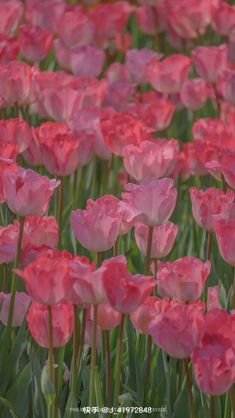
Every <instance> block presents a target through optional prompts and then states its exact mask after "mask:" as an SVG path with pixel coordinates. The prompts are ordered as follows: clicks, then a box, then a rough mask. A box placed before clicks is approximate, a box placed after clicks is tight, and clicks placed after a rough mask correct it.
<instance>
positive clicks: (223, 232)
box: [214, 203, 235, 266]
mask: <svg viewBox="0 0 235 418" xmlns="http://www.w3.org/2000/svg"><path fill="white" fill-rule="evenodd" d="M214 230H215V235H216V239H217V243H218V246H219V251H220V254H221V256H222V257H223V259H224V260H225V261H226V263H228V264H230V265H231V266H235V252H234V249H235V204H234V203H230V204H229V205H227V207H226V208H225V210H224V211H223V212H222V213H221V214H219V215H217V216H215V217H214Z"/></svg>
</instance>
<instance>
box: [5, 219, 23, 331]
mask: <svg viewBox="0 0 235 418" xmlns="http://www.w3.org/2000/svg"><path fill="white" fill-rule="evenodd" d="M19 223H20V230H19V236H18V242H17V250H16V262H15V266H16V267H17V266H18V265H19V263H20V255H21V246H22V240H23V232H24V217H23V216H21V217H20V219H19ZM16 286H17V277H16V274H15V273H13V276H12V282H11V300H10V307H9V314H8V321H7V328H8V330H9V331H10V330H11V327H12V320H13V315H14V306H15V295H16Z"/></svg>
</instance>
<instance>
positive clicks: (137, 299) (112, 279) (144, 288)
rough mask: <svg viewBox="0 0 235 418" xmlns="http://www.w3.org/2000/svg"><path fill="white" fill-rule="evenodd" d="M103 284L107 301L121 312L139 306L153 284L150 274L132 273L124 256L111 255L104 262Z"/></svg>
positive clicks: (131, 310)
mask: <svg viewBox="0 0 235 418" xmlns="http://www.w3.org/2000/svg"><path fill="white" fill-rule="evenodd" d="M101 268H103V269H104V271H103V285H104V290H105V294H106V297H107V300H108V302H109V303H110V305H111V306H112V308H113V309H115V310H116V311H118V312H121V313H123V314H125V313H130V312H133V311H134V310H136V309H137V308H138V306H140V305H141V304H142V303H143V302H144V300H145V299H146V297H147V296H149V295H150V293H151V291H152V290H153V288H154V286H155V282H154V280H153V278H152V276H143V275H141V274H136V275H132V274H131V273H129V272H128V270H127V261H126V259H125V257H113V258H111V259H109V260H108V261H106V262H104V263H103V265H102V267H101Z"/></svg>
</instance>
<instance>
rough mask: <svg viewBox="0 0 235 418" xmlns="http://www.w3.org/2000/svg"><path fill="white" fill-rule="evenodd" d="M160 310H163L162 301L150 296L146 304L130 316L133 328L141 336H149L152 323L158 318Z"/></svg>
mask: <svg viewBox="0 0 235 418" xmlns="http://www.w3.org/2000/svg"><path fill="white" fill-rule="evenodd" d="M158 308H162V304H161V299H160V298H158V297H156V296H148V297H147V298H146V299H145V300H144V302H143V303H142V304H141V305H140V306H139V307H138V308H137V309H136V310H135V311H134V312H131V314H130V320H131V323H132V325H133V327H134V328H135V329H136V330H137V331H138V332H140V333H141V334H145V335H148V327H149V324H150V322H151V321H152V320H153V319H154V318H155V317H156V314H157V313H158Z"/></svg>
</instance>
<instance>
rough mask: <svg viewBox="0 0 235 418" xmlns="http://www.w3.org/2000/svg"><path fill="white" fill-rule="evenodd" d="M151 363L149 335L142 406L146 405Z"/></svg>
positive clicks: (149, 337)
mask: <svg viewBox="0 0 235 418" xmlns="http://www.w3.org/2000/svg"><path fill="white" fill-rule="evenodd" d="M151 361H152V337H151V336H150V335H148V337H147V359H146V372H145V391H144V392H145V394H144V405H145V404H146V403H147V398H148V393H149V384H150V374H151Z"/></svg>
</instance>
